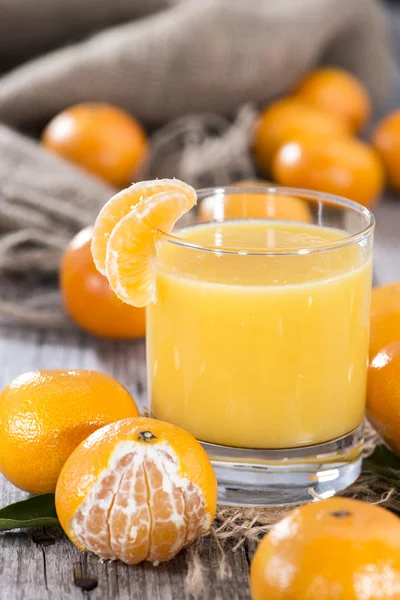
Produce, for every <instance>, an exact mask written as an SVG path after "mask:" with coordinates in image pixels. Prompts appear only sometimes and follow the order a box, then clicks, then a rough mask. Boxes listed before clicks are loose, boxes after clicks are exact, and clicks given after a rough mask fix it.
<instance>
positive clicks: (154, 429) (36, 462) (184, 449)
mask: <svg viewBox="0 0 400 600" xmlns="http://www.w3.org/2000/svg"><path fill="white" fill-rule="evenodd" d="M0 472H1V473H2V474H3V475H4V476H5V477H6V478H7V479H8V480H9V481H11V482H12V483H13V484H14V485H16V486H17V487H19V488H21V489H23V490H25V491H28V492H30V493H33V494H47V493H52V492H54V491H55V493H56V509H57V515H58V518H59V521H60V523H61V525H62V527H63V529H64V531H65V532H66V534H67V535H68V536H69V537H70V539H71V540H72V541H73V542H74V543H75V544H76V545H77V546H78V547H79V548H81V549H82V550H89V551H92V552H94V553H95V554H97V555H98V556H100V557H101V558H110V559H116V558H119V559H120V560H122V561H124V562H126V563H128V564H136V563H139V562H141V561H144V560H147V561H151V562H155V563H158V562H162V561H165V560H169V559H171V558H173V557H174V556H175V555H176V554H177V553H178V552H179V551H180V550H181V549H182V548H183V547H185V546H187V545H189V544H191V543H192V542H193V541H194V540H195V539H196V538H197V537H199V536H200V535H202V534H203V533H206V532H207V531H208V530H209V528H210V526H211V523H212V521H213V518H214V514H215V509H216V497H217V483H216V477H215V474H214V471H213V468H212V466H211V463H210V461H209V459H208V457H207V454H206V453H205V451H204V450H203V448H202V447H201V445H200V444H199V443H198V442H197V441H196V440H195V438H194V437H193V436H192V435H190V434H189V433H186V432H185V431H183V430H182V429H180V428H179V427H176V426H174V425H170V424H169V423H164V422H163V421H156V420H154V419H147V418H143V417H140V416H139V411H138V408H137V406H136V404H135V402H134V400H133V398H132V397H131V396H130V394H129V393H128V391H127V390H126V389H125V388H124V387H123V386H122V385H121V384H119V383H118V382H117V381H116V380H115V379H113V378H112V377H110V376H108V375H105V374H103V373H99V372H96V371H79V370H69V371H33V372H30V373H26V374H24V375H21V376H20V377H18V378H17V379H15V380H14V381H13V382H11V383H10V384H9V385H8V386H7V387H6V388H5V389H4V390H3V391H2V392H1V394H0Z"/></svg>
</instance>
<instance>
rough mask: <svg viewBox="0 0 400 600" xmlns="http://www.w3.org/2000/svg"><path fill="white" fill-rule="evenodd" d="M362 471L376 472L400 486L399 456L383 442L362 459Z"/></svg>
mask: <svg viewBox="0 0 400 600" xmlns="http://www.w3.org/2000/svg"><path fill="white" fill-rule="evenodd" d="M363 471H369V472H371V473H376V474H377V475H380V476H381V477H384V479H386V480H387V481H389V482H390V483H391V484H392V485H395V486H396V487H398V488H400V458H398V457H397V456H396V455H395V454H393V452H391V451H390V450H389V449H388V448H386V446H384V445H383V444H379V445H378V446H377V447H376V448H375V450H374V451H373V453H372V454H371V455H370V456H368V458H366V459H365V460H364V462H363Z"/></svg>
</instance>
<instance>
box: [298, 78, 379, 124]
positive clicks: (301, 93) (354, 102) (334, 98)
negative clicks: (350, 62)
mask: <svg viewBox="0 0 400 600" xmlns="http://www.w3.org/2000/svg"><path fill="white" fill-rule="evenodd" d="M294 94H295V96H296V97H299V98H301V99H302V100H305V101H307V102H309V103H310V104H312V105H314V106H318V107H320V108H324V109H325V110H327V111H329V112H331V113H332V114H333V115H335V116H337V117H338V118H340V119H342V120H343V122H344V123H345V124H346V125H347V126H348V128H349V130H350V131H351V132H352V133H356V132H357V131H359V130H360V129H362V128H363V127H364V125H366V123H367V121H368V119H369V117H370V114H371V99H370V97H369V93H368V91H367V88H366V87H365V85H364V84H363V83H362V82H361V81H360V80H359V79H358V78H357V77H356V76H355V75H353V74H352V73H349V72H348V71H345V70H344V69H340V68H338V67H323V68H321V69H316V70H315V71H313V72H312V73H309V74H308V75H307V76H306V77H304V79H303V80H302V81H301V82H300V83H299V84H298V86H297V87H296V89H295V90H294Z"/></svg>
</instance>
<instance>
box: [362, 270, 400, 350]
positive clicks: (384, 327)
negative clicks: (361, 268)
mask: <svg viewBox="0 0 400 600" xmlns="http://www.w3.org/2000/svg"><path fill="white" fill-rule="evenodd" d="M396 340H400V282H399V281H396V282H394V283H389V284H387V285H380V286H378V287H375V288H373V290H372V294H371V319H370V341H369V348H370V351H369V355H370V358H371V359H372V358H373V357H374V356H375V354H377V353H378V352H379V350H381V349H382V348H383V347H384V346H386V345H387V344H390V342H395V341H396Z"/></svg>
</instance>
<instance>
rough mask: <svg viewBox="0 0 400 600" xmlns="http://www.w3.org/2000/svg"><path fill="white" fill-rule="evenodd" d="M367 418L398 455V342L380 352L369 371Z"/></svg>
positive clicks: (399, 371)
mask: <svg viewBox="0 0 400 600" xmlns="http://www.w3.org/2000/svg"><path fill="white" fill-rule="evenodd" d="M367 415H368V419H369V420H370V421H371V423H372V425H373V426H374V428H375V429H376V431H377V432H378V433H379V434H380V435H381V436H382V438H383V439H384V440H385V442H386V444H387V445H388V446H389V447H390V448H391V449H392V450H393V452H395V453H396V454H397V455H400V339H399V340H397V341H396V342H391V343H390V344H388V345H387V346H384V347H383V348H381V349H380V350H379V352H378V353H377V354H376V356H375V357H374V358H373V360H372V362H371V364H370V366H369V369H368V388H367Z"/></svg>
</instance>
